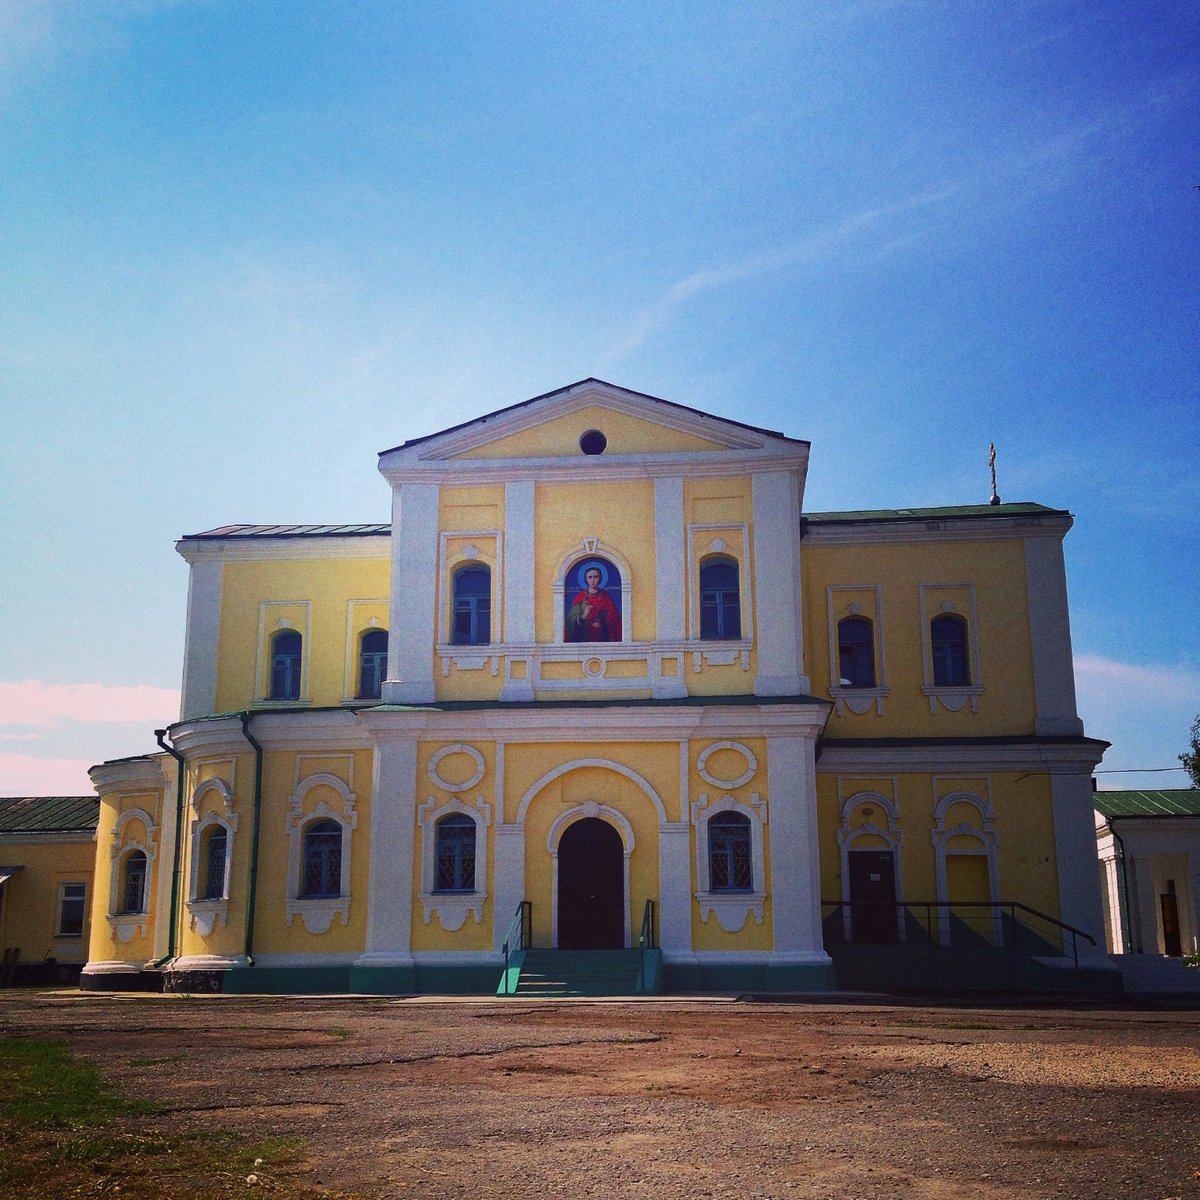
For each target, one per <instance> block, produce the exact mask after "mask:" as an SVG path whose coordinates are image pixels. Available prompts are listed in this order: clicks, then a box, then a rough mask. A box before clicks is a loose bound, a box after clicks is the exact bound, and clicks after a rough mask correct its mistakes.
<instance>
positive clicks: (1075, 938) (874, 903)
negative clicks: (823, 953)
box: [821, 900, 1096, 970]
mask: <svg viewBox="0 0 1200 1200" xmlns="http://www.w3.org/2000/svg"><path fill="white" fill-rule="evenodd" d="M821 907H822V908H832V909H833V910H834V911H833V912H832V913H830V914H829V915H830V916H836V914H837V912H838V911H839V910H840V909H843V908H875V909H880V908H891V909H896V910H897V911H899V910H900V909H921V908H923V909H924V910H925V923H926V925H927V926H928V928H929V930H930V931H931V932H932V930H933V910H934V909H938V910H939V911H940V910H942V909H950V908H957V909H961V908H985V909H989V910H991V911H992V912H993V913H994V912H997V911H999V912H1001V913H1003V912H1004V911H1007V912H1008V916H1009V919H1010V920H1011V921H1012V922H1013V924H1014V925H1016V923H1017V912H1018V910H1019V911H1021V912H1023V913H1027V914H1028V915H1029V916H1031V917H1035V918H1037V920H1039V921H1044V922H1045V923H1046V924H1047V925H1051V926H1053V927H1054V928H1056V929H1059V930H1061V931H1062V933H1063V935H1064V936H1063V944H1064V946H1063V948H1064V949H1065V948H1066V937H1065V935H1066V934H1068V933H1069V934H1070V935H1071V952H1072V955H1073V957H1074V960H1075V969H1076V970H1078V969H1079V939H1080V938H1083V939H1084V940H1085V941H1086V942H1088V943H1089V945H1092V946H1095V945H1096V939H1095V938H1094V937H1092V935H1091V934H1090V933H1088V932H1086V930H1083V929H1077V928H1076V927H1075V926H1074V925H1068V924H1067V922H1066V921H1060V920H1059V919H1058V918H1057V917H1052V916H1051V915H1050V914H1049V913H1044V912H1041V911H1040V910H1039V909H1036V908H1031V907H1030V906H1029V905H1028V904H1022V903H1021V901H1020V900H822V901H821Z"/></svg>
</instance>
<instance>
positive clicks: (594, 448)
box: [579, 429, 608, 454]
mask: <svg viewBox="0 0 1200 1200" xmlns="http://www.w3.org/2000/svg"><path fill="white" fill-rule="evenodd" d="M579 448H580V450H582V451H583V452H584V454H603V453H604V451H605V450H606V449H608V438H606V437H605V436H604V434H602V433H601V432H600V430H598V429H589V430H588V431H587V433H585V434H584V435H583V436H582V437H581V438H580V439H579Z"/></svg>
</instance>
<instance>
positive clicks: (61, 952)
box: [0, 833, 96, 963]
mask: <svg viewBox="0 0 1200 1200" xmlns="http://www.w3.org/2000/svg"><path fill="white" fill-rule="evenodd" d="M0 863H3V864H4V865H5V866H20V867H21V870H19V871H17V872H15V873H14V874H13V875H12V877H11V878H10V879H9V880H8V881H7V882H6V883H5V884H4V885H3V893H2V895H0V946H2V947H3V948H4V949H5V950H13V949H19V950H20V952H21V955H20V961H21V962H43V961H45V960H46V959H48V958H53V959H55V961H57V962H60V963H82V962H84V961H86V959H87V950H88V931H89V927H90V924H91V922H90V907H91V904H92V901H93V893H94V886H93V878H92V877H93V873H94V869H95V863H96V846H95V842H94V841H93V839H92V835H91V834H90V833H88V834H80V835H78V836H73V837H72V838H71V839H70V840H67V839H65V838H63V839H58V838H56V839H55V840H53V841H51V840H38V839H32V840H29V841H12V840H9V839H8V838H5V839H3V841H0ZM67 883H82V884H86V885H87V892H86V894H85V907H84V926H83V933H82V935H79V936H74V937H59V936H58V921H59V912H60V908H61V888H62V885H63V884H67Z"/></svg>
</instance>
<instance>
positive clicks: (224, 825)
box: [187, 779, 238, 937]
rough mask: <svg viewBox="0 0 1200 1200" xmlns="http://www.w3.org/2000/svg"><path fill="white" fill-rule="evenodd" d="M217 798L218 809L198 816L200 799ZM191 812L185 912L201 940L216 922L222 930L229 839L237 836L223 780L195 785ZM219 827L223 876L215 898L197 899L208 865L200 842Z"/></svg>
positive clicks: (226, 911)
mask: <svg viewBox="0 0 1200 1200" xmlns="http://www.w3.org/2000/svg"><path fill="white" fill-rule="evenodd" d="M210 792H215V793H216V794H217V800H218V803H219V805H220V809H219V810H218V811H215V812H209V813H208V815H207V816H200V815H199V814H200V812H201V809H202V806H203V803H204V797H205V796H206V795H207V794H208V793H210ZM191 807H192V811H193V812H194V813H195V814H196V816H195V817H194V818H193V820H192V833H191V839H190V840H191V852H190V858H189V861H190V862H191V867H192V869H191V872H190V875H191V879H190V881H189V884H188V899H187V910H188V914H189V916H190V918H191V926H192V929H193V930H194V931H195V932H196V933H198V934H199V935H200V936H201V937H208V935H209V934H210V933H212V931H213V927H214V926H215V925H216V923H217V922H218V921H219V922H220V923H221V926H222V927H224V926H225V924H226V922H227V921H228V919H229V880H230V878H231V873H232V868H233V839H234V834H235V833H237V827H238V818H237V813H235V812H234V811H233V791H232V789H231V788H230V786H229V784H228V783H226V782H225V780H223V779H206V780H204V781H203V782H202V783H200V784H198V785H197V786H196V788H195V790H194V791H193V792H192V804H191ZM214 827H219V828H221V829H224V830H225V874H224V879H223V881H222V884H221V894H220V895H219V896H199V895H198V894H197V893H198V892H199V891H200V885H201V881H202V880H207V876H208V864H207V861H206V860H205V854H204V849H205V846H204V842H205V835H206V834H207V832H208V831H209V830H210V829H212V828H214Z"/></svg>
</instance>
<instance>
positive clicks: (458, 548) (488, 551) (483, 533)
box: [434, 486, 504, 700]
mask: <svg viewBox="0 0 1200 1200" xmlns="http://www.w3.org/2000/svg"><path fill="white" fill-rule="evenodd" d="M439 507H440V512H439V523H440V527H441V532H442V562H441V564H440V566H441V570H440V577H439V579H438V640H439V641H440V642H442V643H443V644H445V643H449V642H451V641H452V638H453V629H454V616H453V608H454V574H455V572H456V571H457V570H458V569H459V568H460V567H462V566H465V565H467V564H468V563H480V564H482V565H484V566H486V567H487V568H488V570H489V571H490V572H491V576H492V588H491V614H490V621H491V629H490V635H491V640H490V644H491V645H492V646H493V647H498V645H499V643H500V642H501V641H502V640H503V636H504V625H503V621H504V612H503V609H504V603H503V590H502V584H503V579H502V576H503V568H502V558H501V556H502V552H503V545H504V541H503V530H504V488H503V487H501V486H489V487H444V488H442V489H441V493H440V498H439ZM471 649H472V650H475V651H478V650H481V649H483V648H482V647H472V648H471ZM442 666H443V663H442V662H441V661H438V662H435V666H434V672H435V675H434V677H435V679H436V686H437V696H438V699H439V700H497V699H498V698H499V695H500V687H501V685H502V683H503V678H502V674H501V669H500V663H499V661H498V660H495V661H493V662H489V663H487V664H483V665H481V664H480V663H479V660H478V656H477V654H476V655H474V656H473V655H470V654H468V655H467V656H466V657H461V656H460V660H459V661H455V659H454V658H453V657H451V656H447V658H446V660H445V666H446V673H445V674H443V673H442ZM493 666H494V667H495V670H492V669H491V668H492V667H493Z"/></svg>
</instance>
